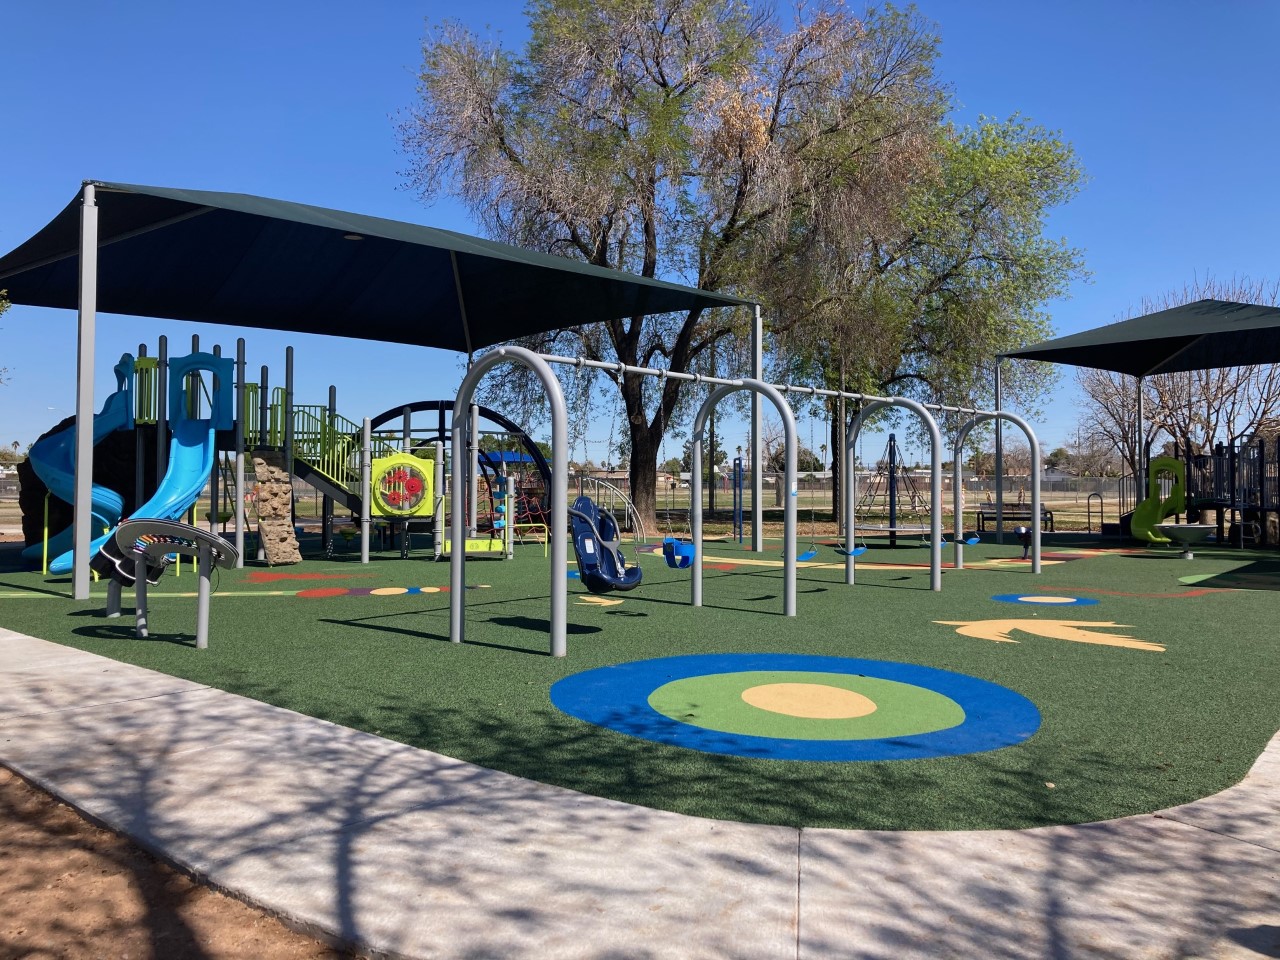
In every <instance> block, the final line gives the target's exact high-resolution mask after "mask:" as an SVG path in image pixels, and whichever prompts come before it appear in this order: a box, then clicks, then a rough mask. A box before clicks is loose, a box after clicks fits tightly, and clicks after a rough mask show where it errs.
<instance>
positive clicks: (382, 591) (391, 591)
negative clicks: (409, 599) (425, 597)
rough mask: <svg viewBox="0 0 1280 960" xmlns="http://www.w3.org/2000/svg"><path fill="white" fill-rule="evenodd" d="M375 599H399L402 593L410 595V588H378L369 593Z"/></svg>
mask: <svg viewBox="0 0 1280 960" xmlns="http://www.w3.org/2000/svg"><path fill="white" fill-rule="evenodd" d="M369 592H370V593H371V594H372V595H373V596H375V597H398V596H399V595H400V594H402V593H408V592H409V588H408V587H378V588H377V589H376V590H370V591H369Z"/></svg>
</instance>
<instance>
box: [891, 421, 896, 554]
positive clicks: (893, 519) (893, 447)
mask: <svg viewBox="0 0 1280 960" xmlns="http://www.w3.org/2000/svg"><path fill="white" fill-rule="evenodd" d="M897 545H898V440H897V438H896V437H895V436H894V435H893V434H892V433H891V434H889V546H891V547H896V546H897Z"/></svg>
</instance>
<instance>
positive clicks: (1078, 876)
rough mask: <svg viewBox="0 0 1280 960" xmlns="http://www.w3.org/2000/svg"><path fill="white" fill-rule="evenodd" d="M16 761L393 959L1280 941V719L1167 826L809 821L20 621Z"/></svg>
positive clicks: (1129, 952) (1275, 947) (8, 747)
mask: <svg viewBox="0 0 1280 960" xmlns="http://www.w3.org/2000/svg"><path fill="white" fill-rule="evenodd" d="M0 763H3V764H5V765H6V766H8V767H11V768H13V769H14V770H16V771H18V772H19V773H21V774H22V775H23V776H25V777H27V778H29V779H31V780H33V781H34V782H36V783H38V784H40V785H41V786H42V787H44V788H45V789H47V790H49V791H51V792H53V793H55V794H57V795H58V796H60V797H62V798H63V799H65V800H67V801H68V802H69V803H71V804H73V805H74V806H76V807H78V808H79V809H80V810H82V811H84V812H85V813H86V814H88V815H89V816H90V817H92V818H94V819H95V820H98V821H100V822H102V823H104V824H106V825H107V826H110V827H112V828H114V829H117V830H120V831H122V832H124V833H126V834H128V835H129V836H131V837H133V838H135V839H136V840H137V841H138V842H140V843H141V844H142V845H144V846H145V847H147V848H149V849H150V850H152V851H153V852H155V853H157V854H159V855H161V856H162V857H164V858H165V859H168V860H170V861H172V862H174V863H176V864H178V865H179V866H181V867H183V868H185V869H187V870H189V871H191V872H193V873H195V874H196V875H198V876H200V877H201V878H203V879H205V880H207V881H208V882H210V883H212V884H213V885H214V886H217V887H220V888H222V889H225V890H228V891H230V892H232V893H234V894H235V895H236V896H238V897H241V898H242V899H245V900H248V901H250V902H252V903H255V904H258V905H260V906H262V907H264V908H266V909H268V910H271V911H273V912H276V913H278V914H280V915H281V916H282V917H284V918H285V919H286V920H287V921H288V922H290V923H291V924H293V925H294V926H297V927H299V928H301V929H303V930H306V931H308V932H310V933H313V934H318V935H321V936H323V937H326V938H328V939H336V940H339V941H343V942H346V943H351V944H356V945H359V946H360V947H363V948H365V949H369V950H373V951H378V952H382V953H385V954H389V955H392V956H404V957H467V958H480V957H495V958H509V957H536V958H542V957H555V958H561V957H564V958H595V960H605V958H609V960H620V958H659V957H662V958H686V957H688V958H744V960H745V958H767V960H777V958H790V957H797V958H805V960H819V958H823V960H828V958H834V957H865V958H873V957H874V958H886V960H888V958H895V960H898V958H914V957H919V958H926V957H927V958H939V957H984V958H1003V957H1008V958H1014V957H1019V958H1020V957H1052V958H1071V957H1125V958H1130V957H1133V958H1138V957H1141V958H1156V957H1161V958H1163V957H1169V958H1174V957H1178V958H1185V957H1233V958H1234V957H1240V958H1244V957H1250V958H1256V957H1259V956H1263V957H1276V956H1280V735H1278V736H1277V737H1276V738H1275V739H1273V740H1272V742H1271V744H1270V746H1269V747H1268V748H1267V751H1266V752H1265V753H1264V754H1263V756H1262V757H1261V758H1260V759H1259V760H1258V762H1257V763H1256V764H1255V766H1254V768H1253V771H1252V772H1251V773H1250V774H1249V775H1248V777H1246V778H1245V780H1244V781H1243V782H1242V783H1241V784H1239V785H1237V786H1235V787H1233V788H1231V789H1229V790H1226V791H1224V792H1223V793H1220V794H1218V795H1216V796H1214V797H1210V798H1207V799H1205V800H1201V801H1198V802H1196V803H1191V804H1187V805H1185V806H1182V807H1177V808H1174V809H1171V810H1166V811H1163V812H1161V813H1158V814H1153V815H1149V816H1138V817H1128V818H1125V819H1123V820H1114V821H1109V822H1106V823H1096V824H1089V825H1085V826H1076V827H1051V828H1044V829H1036V830H1025V831H981V832H977V831H975V832H939V833H896V832H887V831H886V832H876V831H865V832H860V831H843V830H819V829H805V830H796V829H792V828H786V827H771V826H756V825H750V824H739V823H725V822H720V821H714V820H703V819H698V818H695V817H686V816H681V815H679V814H674V813H666V812H661V811H655V810H649V809H646V808H644V807H635V806H630V805H628V804H624V803H618V802H615V801H611V800H602V799H599V798H597V797H591V796H585V795H583V794H579V793H575V792H573V791H570V790H565V789H562V788H559V787H552V786H546V785H544V784H539V783H533V782H531V781H528V780H524V779H521V778H519V777H514V776H510V775H508V774H504V773H498V772H495V771H492V770H486V769H483V768H481V767H476V766H473V765H471V764H467V763H462V762H460V761H457V760H452V759H449V758H448V757H443V756H440V755H438V754H434V753H430V752H427V751H424V750H418V749H415V748H413V747H407V746H404V745H402V744H398V743H393V742H391V741H388V740H384V739H382V738H380V737H376V736H372V735H370V734H365V733H358V732H356V731H353V730H349V729H346V728H344V727H338V726H335V725H333V724H330V723H326V722H324V721H321V720H316V719H313V718H310V717H305V716H302V715H300V714H296V713H292V712H290V711H288V710H282V709H279V708H276V707H271V706H267V705H265V704H262V703H258V702H256V701H253V700H248V699H245V698H243V697H239V696H235V695H232V694H229V693H224V692H222V691H219V690H214V689H211V688H208V687H204V686H201V685H199V684H195V683H190V682H188V681H185V680H179V679H176V678H173V677H169V676H165V675H163V674H158V673H154V672H152V671H149V670H144V669H141V668H139V667H133V666H128V665H126V664H121V663H117V662H116V661H114V660H108V659H105V658H102V657H98V656H96V655H93V654H89V653H84V652H82V651H78V650H73V649H70V648H68V647H62V646H59V645H57V644H52V643H47V642H45V641H42V640H36V639H33V638H30V637H26V636H23V635H21V634H17V633H13V632H11V631H7V630H3V629H0Z"/></svg>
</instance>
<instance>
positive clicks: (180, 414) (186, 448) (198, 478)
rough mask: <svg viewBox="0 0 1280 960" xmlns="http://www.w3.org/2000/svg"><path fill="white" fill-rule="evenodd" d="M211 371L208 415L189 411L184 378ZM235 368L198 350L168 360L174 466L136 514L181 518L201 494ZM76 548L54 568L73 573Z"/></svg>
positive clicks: (97, 544) (227, 419)
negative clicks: (205, 416)
mask: <svg viewBox="0 0 1280 960" xmlns="http://www.w3.org/2000/svg"><path fill="white" fill-rule="evenodd" d="M202 370H206V371H210V372H212V373H213V374H214V375H215V381H214V389H213V396H212V399H211V403H210V407H211V409H210V412H209V417H207V418H204V419H199V418H195V417H191V416H188V415H187V414H186V412H185V411H186V410H187V409H188V405H187V397H186V395H185V390H184V384H185V383H186V381H187V375H188V374H190V373H194V372H198V371H202ZM231 396H232V369H231V360H230V359H228V358H223V357H215V356H213V355H212V354H208V353H193V354H191V355H190V356H189V357H182V358H180V359H177V360H170V361H169V428H170V431H171V434H170V440H169V467H168V469H167V470H166V471H165V475H164V479H163V480H161V481H160V486H159V487H157V488H156V492H155V493H154V494H153V495H152V497H151V499H150V500H148V501H147V502H146V503H144V504H142V505H140V506H139V507H138V509H137V510H135V511H134V512H133V516H132V517H130V518H129V519H132V520H181V519H182V516H183V514H185V513H186V512H187V510H189V509H190V508H191V505H192V504H194V503H195V502H196V500H197V499H199V497H200V494H201V492H202V491H203V490H204V488H205V484H207V483H208V482H209V474H210V473H211V472H212V471H213V461H214V457H215V455H216V453H215V450H216V444H215V438H216V432H217V431H218V430H225V429H228V428H229V427H230V426H231V425H232V423H233V422H234V421H233V415H232V412H231ZM119 519H120V517H119V515H118V514H117V516H116V519H115V520H114V521H112V524H111V529H110V530H108V531H107V532H106V533H105V534H103V535H102V536H100V537H98V538H97V539H96V540H94V541H93V544H92V545H91V546H90V548H89V552H90V555H91V556H96V555H97V553H98V550H99V549H101V547H102V545H103V544H104V543H106V542H107V539H108V538H109V537H111V536H112V534H114V533H115V524H116V523H117V522H119ZM72 564H73V553H72V551H70V550H68V551H67V552H66V553H64V554H62V556H60V557H58V558H57V559H56V560H54V561H53V563H51V564H49V572H50V573H70V572H71V568H72Z"/></svg>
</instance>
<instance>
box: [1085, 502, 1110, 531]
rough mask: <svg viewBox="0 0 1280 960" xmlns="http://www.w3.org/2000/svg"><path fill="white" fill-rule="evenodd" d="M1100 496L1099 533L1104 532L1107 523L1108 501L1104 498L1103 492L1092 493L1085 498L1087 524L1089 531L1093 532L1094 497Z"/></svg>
mask: <svg viewBox="0 0 1280 960" xmlns="http://www.w3.org/2000/svg"><path fill="white" fill-rule="evenodd" d="M1094 497H1097V498H1098V533H1102V528H1103V526H1104V525H1105V524H1106V522H1107V521H1106V501H1104V500H1103V499H1102V494H1100V493H1091V494H1089V495H1088V496H1087V497H1085V498H1084V510H1085V513H1084V516H1085V521H1084V522H1085V526H1086V527H1087V532H1088V533H1093V498H1094Z"/></svg>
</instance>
